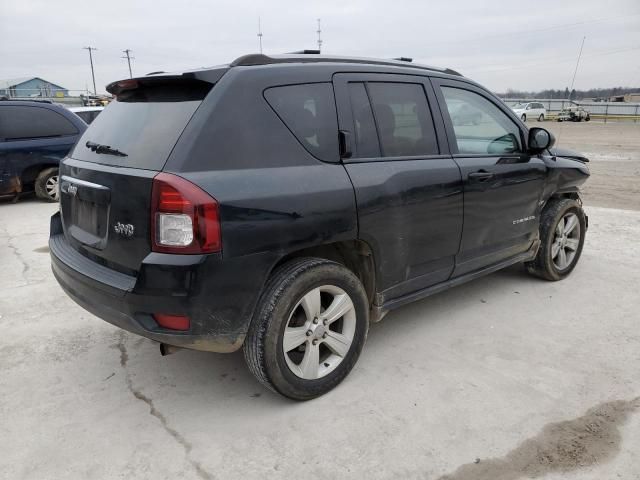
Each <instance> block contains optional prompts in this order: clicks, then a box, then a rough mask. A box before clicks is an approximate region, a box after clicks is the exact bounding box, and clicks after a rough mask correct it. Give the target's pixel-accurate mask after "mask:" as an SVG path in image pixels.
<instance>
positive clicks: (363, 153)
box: [349, 83, 380, 158]
mask: <svg viewBox="0 0 640 480" xmlns="http://www.w3.org/2000/svg"><path fill="white" fill-rule="evenodd" d="M349 99H350V100H351V113H352V115H353V123H354V124H355V125H354V127H355V140H356V152H357V156H358V157H360V158H363V157H364V158H367V157H379V156H380V146H379V145H378V133H377V132H376V124H375V122H374V120H373V112H372V111H371V104H370V103H369V97H368V95H367V91H366V90H365V87H364V83H350V84H349Z"/></svg>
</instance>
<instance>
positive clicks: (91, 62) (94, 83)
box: [82, 47, 98, 95]
mask: <svg viewBox="0 0 640 480" xmlns="http://www.w3.org/2000/svg"><path fill="white" fill-rule="evenodd" d="M82 48H83V50H89V63H90V64H91V78H93V94H94V95H97V94H98V92H97V90H96V74H95V72H94V71H93V55H92V54H91V52H92V51H93V50H98V49H97V48H93V47H82Z"/></svg>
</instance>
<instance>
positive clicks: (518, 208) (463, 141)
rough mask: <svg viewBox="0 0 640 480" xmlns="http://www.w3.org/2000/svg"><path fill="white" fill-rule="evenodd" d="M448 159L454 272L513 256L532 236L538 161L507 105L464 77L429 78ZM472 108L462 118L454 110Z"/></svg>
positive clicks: (539, 185)
mask: <svg viewBox="0 0 640 480" xmlns="http://www.w3.org/2000/svg"><path fill="white" fill-rule="evenodd" d="M433 83H434V87H435V90H436V95H437V97H438V101H439V103H440V107H441V110H442V112H443V117H444V120H445V126H446V129H447V135H448V138H449V145H450V148H451V151H452V153H453V158H454V159H455V161H456V162H457V164H458V165H459V167H460V170H461V172H462V181H463V184H464V229H463V233H462V241H461V244H460V252H459V254H458V256H457V258H456V268H455V271H454V276H460V275H464V274H465V273H469V272H473V271H475V270H479V269H481V268H483V267H487V266H490V265H494V264H497V263H500V262H501V261H503V260H506V259H509V258H512V257H515V256H516V255H518V254H521V253H523V252H526V251H527V250H528V249H529V248H531V247H532V245H533V242H534V241H536V239H537V237H538V226H539V214H540V199H541V195H542V189H543V186H544V181H545V177H546V175H547V167H546V166H545V163H544V161H543V160H542V159H541V158H540V157H539V156H537V155H531V154H529V153H527V149H526V134H527V131H526V130H525V129H521V127H520V126H519V125H518V122H517V121H516V120H515V118H514V116H513V114H512V113H510V112H509V109H508V108H507V107H506V106H505V105H504V104H503V103H502V102H501V101H500V100H498V99H496V98H495V97H493V96H492V95H491V94H489V93H487V92H485V91H484V90H482V89H480V88H478V87H475V86H474V85H471V84H468V83H466V82H459V81H454V80H444V79H433ZM461 109H464V110H465V111H473V112H476V116H477V117H478V119H479V120H478V121H477V122H474V123H468V122H466V123H462V122H459V121H457V117H456V115H455V112H458V111H460V110H461Z"/></svg>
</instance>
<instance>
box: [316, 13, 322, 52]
mask: <svg viewBox="0 0 640 480" xmlns="http://www.w3.org/2000/svg"><path fill="white" fill-rule="evenodd" d="M316 32H317V33H318V52H320V51H321V50H322V37H321V36H320V35H321V34H322V30H321V29H320V19H318V30H316Z"/></svg>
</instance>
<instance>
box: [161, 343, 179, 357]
mask: <svg viewBox="0 0 640 480" xmlns="http://www.w3.org/2000/svg"><path fill="white" fill-rule="evenodd" d="M178 350H182V348H180V347H176V346H175V345H167V344H166V343H161V344H160V355H162V356H163V357H166V356H167V355H171V354H172V353H176V352H177V351H178Z"/></svg>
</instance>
